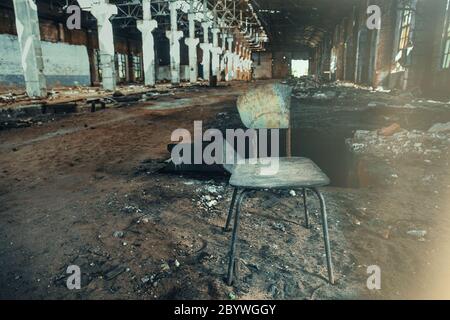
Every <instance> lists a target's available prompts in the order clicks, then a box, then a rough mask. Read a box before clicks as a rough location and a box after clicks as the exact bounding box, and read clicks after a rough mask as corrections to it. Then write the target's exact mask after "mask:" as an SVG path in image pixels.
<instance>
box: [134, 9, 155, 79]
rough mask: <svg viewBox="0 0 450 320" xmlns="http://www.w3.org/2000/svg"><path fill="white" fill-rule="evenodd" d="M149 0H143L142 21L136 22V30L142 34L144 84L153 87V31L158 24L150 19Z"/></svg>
mask: <svg viewBox="0 0 450 320" xmlns="http://www.w3.org/2000/svg"><path fill="white" fill-rule="evenodd" d="M150 5H151V0H143V2H142V11H143V20H138V21H137V28H138V30H139V31H140V32H141V33H142V56H143V63H144V79H145V81H144V83H145V85H146V86H151V87H153V86H154V85H155V83H156V71H155V70H156V69H155V42H154V39H153V30H155V29H156V28H157V27H158V22H157V21H156V20H153V19H152V14H151V7H150Z"/></svg>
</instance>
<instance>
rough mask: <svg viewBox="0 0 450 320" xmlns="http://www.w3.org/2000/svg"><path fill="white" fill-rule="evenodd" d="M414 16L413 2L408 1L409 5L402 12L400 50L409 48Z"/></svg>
mask: <svg viewBox="0 0 450 320" xmlns="http://www.w3.org/2000/svg"><path fill="white" fill-rule="evenodd" d="M412 15H413V11H412V9H411V1H407V4H406V5H405V7H404V9H403V11H402V20H401V25H400V43H399V46H398V48H399V50H403V49H406V48H408V47H409V40H410V34H411V22H412Z"/></svg>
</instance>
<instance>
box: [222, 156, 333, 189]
mask: <svg viewBox="0 0 450 320" xmlns="http://www.w3.org/2000/svg"><path fill="white" fill-rule="evenodd" d="M270 160H271V161H275V160H274V159H271V158H262V159H259V161H258V163H256V164H250V163H245V164H237V165H236V166H235V167H234V170H233V174H232V176H231V179H230V185H232V186H234V187H238V188H246V189H289V188H315V187H323V186H326V185H329V184H330V179H329V178H328V177H327V175H326V174H325V173H324V172H323V171H322V170H320V168H319V167H318V166H317V165H316V164H315V163H314V162H312V161H311V160H310V159H308V158H298V157H293V158H279V159H278V160H279V164H278V171H275V172H274V174H271V175H264V173H262V171H261V169H263V168H266V170H267V168H269V167H270V165H269V164H268V163H270V162H269V161H270ZM275 168H276V167H275Z"/></svg>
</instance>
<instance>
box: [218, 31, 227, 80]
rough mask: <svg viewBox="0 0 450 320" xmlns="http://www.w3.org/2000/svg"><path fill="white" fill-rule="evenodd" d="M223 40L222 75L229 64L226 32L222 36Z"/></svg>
mask: <svg viewBox="0 0 450 320" xmlns="http://www.w3.org/2000/svg"><path fill="white" fill-rule="evenodd" d="M221 38H222V57H221V59H220V73H222V72H223V71H224V70H225V69H226V67H227V64H226V63H227V58H226V57H227V56H226V50H227V47H226V43H227V34H226V33H225V32H223V33H222V34H221ZM225 78H226V76H225ZM220 80H225V79H220Z"/></svg>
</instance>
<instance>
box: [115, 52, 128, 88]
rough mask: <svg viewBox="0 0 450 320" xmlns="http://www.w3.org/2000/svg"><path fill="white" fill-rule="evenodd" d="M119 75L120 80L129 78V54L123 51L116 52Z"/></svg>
mask: <svg viewBox="0 0 450 320" xmlns="http://www.w3.org/2000/svg"><path fill="white" fill-rule="evenodd" d="M116 64H117V76H118V77H119V81H126V80H127V56H126V55H124V54H123V53H117V54H116Z"/></svg>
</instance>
